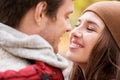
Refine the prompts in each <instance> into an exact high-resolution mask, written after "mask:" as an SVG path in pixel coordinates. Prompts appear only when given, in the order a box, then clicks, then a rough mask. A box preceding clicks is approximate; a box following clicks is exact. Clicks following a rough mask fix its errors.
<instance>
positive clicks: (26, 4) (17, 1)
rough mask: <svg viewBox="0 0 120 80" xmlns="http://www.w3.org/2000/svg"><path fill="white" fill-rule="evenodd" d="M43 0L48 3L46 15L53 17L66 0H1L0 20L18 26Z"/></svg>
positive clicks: (14, 26)
mask: <svg viewBox="0 0 120 80" xmlns="http://www.w3.org/2000/svg"><path fill="white" fill-rule="evenodd" d="M41 1H45V2H46V3H47V7H46V15H47V16H48V17H50V18H53V17H56V13H57V10H58V8H59V7H60V6H61V5H62V4H63V1H64V0H0V22H2V23H4V24H7V25H9V26H12V27H13V28H16V26H18V25H19V23H20V21H21V19H22V18H23V16H24V15H25V14H26V13H27V12H28V11H29V10H30V9H31V8H33V7H36V5H37V4H38V3H39V2H41Z"/></svg>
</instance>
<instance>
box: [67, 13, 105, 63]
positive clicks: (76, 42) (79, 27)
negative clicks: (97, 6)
mask: <svg viewBox="0 0 120 80" xmlns="http://www.w3.org/2000/svg"><path fill="white" fill-rule="evenodd" d="M104 27H105V25H104V23H103V21H102V20H101V19H100V18H99V17H98V16H97V15H96V14H95V13H93V12H86V13H84V14H83V15H82V16H81V17H80V18H79V19H78V21H77V24H76V28H75V29H74V30H73V31H72V32H71V34H70V45H69V50H68V52H67V58H68V59H70V60H71V61H73V62H76V63H80V64H81V63H83V64H86V63H87V62H88V60H89V57H90V55H91V52H92V49H93V47H94V46H95V44H96V42H97V40H98V38H99V37H100V35H101V33H102V31H103V29H104Z"/></svg>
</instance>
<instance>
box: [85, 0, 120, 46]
mask: <svg viewBox="0 0 120 80" xmlns="http://www.w3.org/2000/svg"><path fill="white" fill-rule="evenodd" d="M88 11H91V12H94V13H95V14H97V15H98V16H99V17H100V18H101V19H102V20H103V22H104V23H105V25H106V26H107V28H108V29H109V31H110V32H111V34H112V36H113V38H114V40H115V41H116V43H117V45H118V47H119V48H120V1H101V2H96V3H94V4H93V5H91V6H89V7H88V8H87V9H86V10H85V11H84V13H85V12H88Z"/></svg>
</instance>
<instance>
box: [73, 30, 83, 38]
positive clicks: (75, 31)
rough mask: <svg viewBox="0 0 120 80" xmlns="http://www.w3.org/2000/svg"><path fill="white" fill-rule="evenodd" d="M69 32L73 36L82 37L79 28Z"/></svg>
mask: <svg viewBox="0 0 120 80" xmlns="http://www.w3.org/2000/svg"><path fill="white" fill-rule="evenodd" d="M71 34H72V35H73V36H74V37H77V38H81V37H82V32H80V31H79V30H73V31H72V32H71Z"/></svg>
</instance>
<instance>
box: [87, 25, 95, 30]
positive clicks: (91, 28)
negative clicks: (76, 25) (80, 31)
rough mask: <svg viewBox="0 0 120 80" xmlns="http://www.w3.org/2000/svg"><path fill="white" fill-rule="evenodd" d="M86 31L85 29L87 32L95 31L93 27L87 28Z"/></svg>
mask: <svg viewBox="0 0 120 80" xmlns="http://www.w3.org/2000/svg"><path fill="white" fill-rule="evenodd" d="M86 29H87V30H88V31H95V29H94V27H93V26H88V27H87V28H86Z"/></svg>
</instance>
